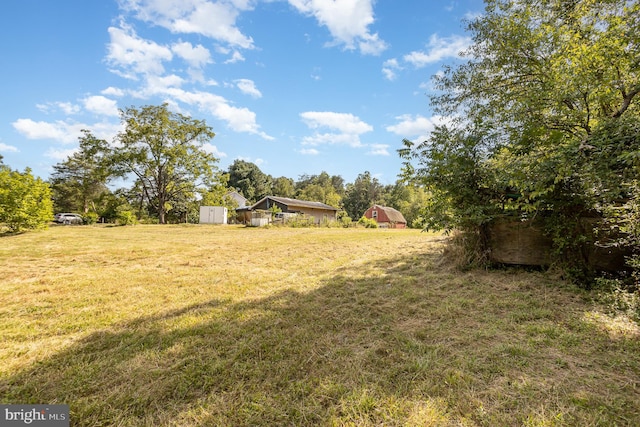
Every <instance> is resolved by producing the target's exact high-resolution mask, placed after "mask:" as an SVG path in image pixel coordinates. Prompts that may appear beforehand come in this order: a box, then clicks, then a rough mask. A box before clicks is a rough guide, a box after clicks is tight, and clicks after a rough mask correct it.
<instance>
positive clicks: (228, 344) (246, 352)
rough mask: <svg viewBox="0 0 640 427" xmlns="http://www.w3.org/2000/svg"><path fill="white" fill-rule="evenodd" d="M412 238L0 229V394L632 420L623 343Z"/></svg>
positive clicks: (580, 301)
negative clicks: (454, 264)
mask: <svg viewBox="0 0 640 427" xmlns="http://www.w3.org/2000/svg"><path fill="white" fill-rule="evenodd" d="M442 244H443V239H442V237H441V236H438V235H432V234H425V233H420V232H417V231H412V230H370V229H367V230H365V229H344V230H343V229H287V228H271V229H253V228H242V227H235V226H228V227H221V226H135V227H112V228H108V227H53V228H51V229H50V230H48V231H45V232H34V233H26V234H21V235H14V236H7V237H3V238H0V272H1V275H0V340H1V342H0V402H2V403H66V404H69V405H70V408H71V416H72V425H78V426H103V425H118V426H158V425H176V426H178V425H180V426H187V425H188V426H210V425H214V426H215V425H220V426H243V425H246V426H249V425H250V426H275V425H295V426H307V425H308V426H312V425H328V426H373V425H376V426H377V425H390V426H429V425H432V426H448V425H452V426H562V425H567V426H569V425H571V426H573V425H580V426H596V425H602V426H610V425H628V426H633V425H640V336H639V334H638V329H637V327H636V326H635V325H634V324H631V323H628V322H624V321H621V320H620V319H610V318H609V317H607V316H605V315H604V314H602V312H601V311H600V310H599V309H598V307H596V306H594V305H593V304H592V303H590V302H589V301H590V298H589V297H588V296H587V295H585V294H583V293H580V291H578V290H576V289H573V288H570V287H568V286H567V285H565V284H563V283H562V282H560V281H557V280H555V279H553V278H552V277H550V276H548V275H545V274H543V273H539V272H525V271H518V270H505V271H471V272H464V273H462V272H458V271H456V270H454V269H452V268H450V267H449V265H448V264H447V261H446V259H444V258H443V257H442V255H441V253H442Z"/></svg>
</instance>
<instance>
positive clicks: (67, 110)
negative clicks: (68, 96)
mask: <svg viewBox="0 0 640 427" xmlns="http://www.w3.org/2000/svg"><path fill="white" fill-rule="evenodd" d="M36 108H38V110H40V111H42V112H43V113H45V114H50V113H52V112H54V110H55V109H59V110H60V111H62V112H63V113H64V114H66V115H68V116H70V115H73V114H78V113H79V112H80V106H79V105H76V104H72V103H70V102H48V103H46V104H36Z"/></svg>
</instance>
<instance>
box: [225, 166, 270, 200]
mask: <svg viewBox="0 0 640 427" xmlns="http://www.w3.org/2000/svg"><path fill="white" fill-rule="evenodd" d="M228 173H229V187H231V188H235V189H236V190H238V192H240V193H241V194H242V195H243V196H244V197H246V198H247V200H249V201H251V202H257V201H258V200H260V199H262V198H263V197H265V196H269V195H270V194H271V186H272V178H271V176H269V175H267V174H265V173H263V172H262V171H261V170H260V168H259V167H258V166H257V165H256V164H254V163H251V162H247V161H244V160H235V161H234V162H233V163H232V164H231V166H229V171H228Z"/></svg>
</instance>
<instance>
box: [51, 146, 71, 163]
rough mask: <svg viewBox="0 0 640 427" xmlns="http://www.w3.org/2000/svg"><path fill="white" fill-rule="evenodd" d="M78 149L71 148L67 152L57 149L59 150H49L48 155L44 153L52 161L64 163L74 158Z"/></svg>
mask: <svg viewBox="0 0 640 427" xmlns="http://www.w3.org/2000/svg"><path fill="white" fill-rule="evenodd" d="M77 151H78V149H77V148H70V149H67V150H63V149H57V148H53V147H51V148H49V149H48V150H47V152H46V153H44V155H45V157H49V158H50V159H54V160H58V161H64V160H67V159H68V158H69V157H70V156H72V155H73V154H74V153H75V152H77Z"/></svg>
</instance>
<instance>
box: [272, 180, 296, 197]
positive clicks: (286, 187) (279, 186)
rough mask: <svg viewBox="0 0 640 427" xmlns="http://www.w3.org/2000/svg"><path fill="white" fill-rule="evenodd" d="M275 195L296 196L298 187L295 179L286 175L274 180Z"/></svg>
mask: <svg viewBox="0 0 640 427" xmlns="http://www.w3.org/2000/svg"><path fill="white" fill-rule="evenodd" d="M273 195H274V196H280V197H290V198H291V197H295V195H296V188H295V183H294V182H293V179H291V178H287V177H284V176H281V177H278V178H275V179H274V180H273Z"/></svg>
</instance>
